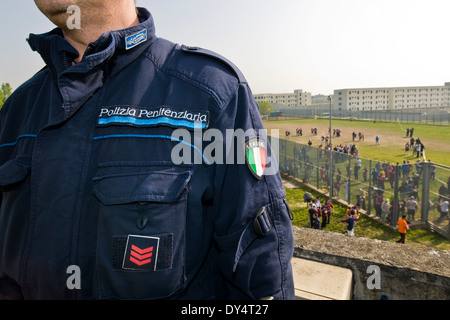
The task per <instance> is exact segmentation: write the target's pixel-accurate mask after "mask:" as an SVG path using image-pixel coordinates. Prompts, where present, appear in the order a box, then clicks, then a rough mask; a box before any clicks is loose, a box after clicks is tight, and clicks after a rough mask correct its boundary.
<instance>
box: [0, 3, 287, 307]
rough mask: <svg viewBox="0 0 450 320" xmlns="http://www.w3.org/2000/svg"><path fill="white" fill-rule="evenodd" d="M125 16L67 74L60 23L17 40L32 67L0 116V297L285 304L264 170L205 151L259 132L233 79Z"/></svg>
mask: <svg viewBox="0 0 450 320" xmlns="http://www.w3.org/2000/svg"><path fill="white" fill-rule="evenodd" d="M139 14H140V22H141V23H140V24H139V25H137V26H134V27H132V28H129V29H125V30H120V31H113V32H108V33H105V34H103V35H102V36H101V37H100V38H99V39H98V40H97V41H96V42H94V43H91V44H90V45H89V47H88V49H87V51H86V54H85V55H84V57H83V60H82V61H81V62H80V63H78V64H75V65H72V60H73V59H74V57H76V56H77V55H78V53H77V52H76V51H75V50H74V48H73V47H72V46H70V45H69V44H68V42H66V40H64V38H63V37H62V33H61V31H60V30H59V29H55V30H53V31H51V32H49V33H46V34H42V35H33V34H31V35H30V37H29V39H28V41H29V44H30V46H31V48H32V49H33V50H35V51H37V52H39V54H40V55H41V56H42V58H43V60H44V61H45V63H46V67H45V68H44V69H43V70H41V71H40V72H38V73H37V74H36V75H35V76H34V77H33V78H31V79H30V80H29V81H27V82H26V83H24V84H23V85H22V86H21V87H19V88H18V89H17V90H15V92H14V93H13V94H12V95H11V97H10V98H9V99H8V100H7V101H6V102H5V104H4V106H3V108H2V110H1V113H0V130H1V134H0V186H1V198H0V200H1V212H0V297H3V298H8V297H9V298H20V297H23V298H25V299H260V298H263V297H268V296H273V297H274V298H275V299H290V298H293V297H294V288H293V279H292V271H291V266H290V259H291V257H292V254H293V235H292V229H291V220H290V213H289V212H290V211H289V208H288V207H287V204H286V201H285V199H284V196H285V192H284V189H283V187H282V183H281V179H280V176H279V174H278V173H277V174H270V175H265V176H263V177H262V178H260V177H258V176H257V175H255V174H254V173H253V171H252V170H251V169H250V167H249V166H248V165H247V163H245V162H244V163H240V162H238V161H236V163H233V161H225V160H230V159H231V160H233V159H235V158H236V156H237V155H238V154H239V152H238V151H239V150H240V148H244V146H243V145H242V144H243V143H242V142H239V141H236V143H234V144H230V143H225V139H223V141H220V139H218V140H217V143H219V146H220V147H221V148H216V149H214V150H215V151H214V152H207V151H208V150H210V151H211V148H212V147H211V145H213V146H214V144H213V141H214V139H212V138H211V137H209V138H208V136H207V135H206V133H207V132H208V130H212V129H214V130H215V131H213V132H216V133H217V132H220V133H222V135H223V137H226V136H227V132H228V131H227V130H229V129H233V130H237V129H241V130H243V131H245V132H248V133H249V137H248V138H249V139H246V140H245V142H248V140H251V139H252V138H254V137H253V136H257V133H253V132H254V131H253V130H252V129H262V128H263V127H262V122H261V119H260V115H259V111H258V106H257V104H256V102H255V101H254V99H253V97H252V93H251V91H250V89H249V87H248V85H247V83H246V81H245V79H244V77H243V76H242V75H241V73H240V72H239V70H238V69H236V68H235V67H234V66H233V65H232V64H231V63H229V62H227V61H226V60H225V59H223V58H220V57H218V56H217V55H215V54H214V53H211V52H209V51H206V50H203V49H200V48H193V47H185V46H180V45H175V44H173V43H171V42H169V41H167V40H164V39H161V38H157V37H156V36H155V30H154V24H153V19H152V17H151V15H150V13H149V12H148V11H147V10H145V9H139ZM215 137H217V136H215ZM236 140H238V139H236ZM244 144H246V143H244ZM230 146H231V147H230ZM258 146H259V145H258ZM208 147H209V149H208ZM216 147H217V145H216ZM263 147H264V146H263ZM265 148H266V152H267V153H268V154H270V153H271V149H270V146H269V144H266V147H265ZM219 150H223V154H221V152H219ZM234 151H236V152H234ZM261 152H263V151H261V150H260V154H261ZM233 157H234V158H233ZM180 158H182V159H184V160H186V159H187V160H186V161H179V159H180ZM220 158H223V159H225V160H224V161H222V163H221V161H220ZM174 159H175V160H174ZM261 212H262V214H261V215H259V216H258V215H257V214H258V213H261Z"/></svg>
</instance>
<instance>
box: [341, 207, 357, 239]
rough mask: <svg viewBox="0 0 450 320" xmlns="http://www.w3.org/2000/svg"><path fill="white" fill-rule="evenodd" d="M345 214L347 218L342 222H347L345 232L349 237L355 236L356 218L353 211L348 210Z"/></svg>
mask: <svg viewBox="0 0 450 320" xmlns="http://www.w3.org/2000/svg"><path fill="white" fill-rule="evenodd" d="M345 215H346V216H347V218H346V219H344V220H341V223H345V225H346V232H345V234H346V235H347V236H349V237H353V236H354V235H355V220H354V218H353V215H352V212H351V211H347V212H346V214H345Z"/></svg>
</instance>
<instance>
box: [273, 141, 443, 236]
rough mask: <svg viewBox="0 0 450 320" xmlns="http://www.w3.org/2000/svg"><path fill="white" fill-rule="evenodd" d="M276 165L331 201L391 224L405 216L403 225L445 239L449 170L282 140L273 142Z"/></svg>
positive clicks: (436, 166) (423, 162)
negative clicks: (416, 225) (415, 223)
mask: <svg viewBox="0 0 450 320" xmlns="http://www.w3.org/2000/svg"><path fill="white" fill-rule="evenodd" d="M271 139H272V140H273V139H278V138H275V137H271ZM274 151H275V152H277V150H274ZM278 162H279V169H280V171H281V172H283V173H286V174H288V175H290V176H292V177H295V178H297V179H299V180H301V181H302V182H303V183H306V184H309V185H311V186H313V187H315V188H316V189H318V190H320V191H322V192H323V193H324V194H325V195H326V196H328V197H330V192H331V196H332V198H333V199H336V200H343V201H345V202H347V203H348V204H349V205H356V204H359V206H360V208H361V209H362V210H365V211H366V212H367V214H369V215H376V216H377V217H379V218H380V219H381V220H382V221H384V222H386V223H388V224H390V225H392V226H396V224H397V221H398V219H399V218H400V217H401V216H402V215H406V216H407V218H406V219H407V220H408V221H409V222H411V221H422V222H424V223H426V226H427V227H428V228H429V229H431V230H433V231H434V232H438V233H440V234H441V235H443V236H444V237H446V238H450V230H449V213H448V203H449V201H450V200H449V199H450V189H449V184H450V167H447V166H444V165H440V164H437V163H432V162H428V161H421V160H418V161H416V162H413V163H412V162H406V161H405V162H403V163H395V164H394V163H387V162H381V161H377V160H370V159H363V158H361V157H359V156H358V153H357V150H356V152H355V150H352V149H351V148H349V149H344V150H341V151H330V150H329V149H322V148H317V147H313V146H310V145H304V144H299V143H295V142H292V141H288V140H284V139H279V140H278ZM330 186H332V188H330Z"/></svg>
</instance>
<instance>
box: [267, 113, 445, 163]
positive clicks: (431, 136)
mask: <svg viewBox="0 0 450 320" xmlns="http://www.w3.org/2000/svg"><path fill="white" fill-rule="evenodd" d="M264 126H265V128H266V129H268V130H270V129H280V136H281V137H282V138H284V137H283V134H284V131H285V129H289V130H290V131H291V136H290V137H289V138H288V139H289V140H293V141H298V142H301V143H305V144H306V143H307V141H308V139H310V138H312V139H314V138H320V136H321V135H322V134H325V135H326V134H327V133H328V128H329V120H327V119H302V120H283V121H266V122H264ZM297 127H301V128H303V131H304V134H303V137H296V136H295V128H297ZM313 127H317V128H319V130H318V137H313V136H311V134H310V128H313ZM332 128H339V129H341V130H342V131H343V133H342V136H341V137H340V138H335V139H333V140H332V142H333V145H336V144H343V145H345V144H347V145H348V144H352V143H355V144H356V145H357V146H358V149H359V151H360V156H361V157H362V158H365V159H372V160H380V161H387V162H393V163H397V162H399V163H402V162H403V160H409V161H416V157H415V156H413V155H412V153H409V154H407V155H405V152H404V145H405V143H406V142H407V141H408V140H409V139H410V138H406V129H407V128H414V137H415V138H417V137H418V138H420V140H421V141H422V143H423V144H424V145H425V155H426V159H427V160H431V161H432V162H435V163H440V164H442V165H446V166H450V157H449V156H450V126H432V125H424V124H416V123H415V124H412V123H395V122H391V123H383V122H373V121H350V120H333V121H332ZM353 131H355V132H356V133H358V132H360V131H361V132H364V133H365V139H364V141H358V140H356V141H352V137H351V133H352V132H353ZM376 135H379V136H380V145H378V146H377V145H376V144H375V136H376ZM313 142H316V141H313ZM316 145H317V144H316Z"/></svg>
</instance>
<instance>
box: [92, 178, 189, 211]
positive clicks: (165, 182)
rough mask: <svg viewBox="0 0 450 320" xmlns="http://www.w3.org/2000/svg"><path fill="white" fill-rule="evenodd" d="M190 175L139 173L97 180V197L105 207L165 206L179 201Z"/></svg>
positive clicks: (95, 183) (95, 186) (95, 190)
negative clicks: (131, 205) (155, 203)
mask: <svg viewBox="0 0 450 320" xmlns="http://www.w3.org/2000/svg"><path fill="white" fill-rule="evenodd" d="M190 178H191V172H190V171H182V172H139V173H133V174H116V175H109V176H102V177H96V178H94V193H95V195H96V196H97V198H98V199H99V200H100V201H101V202H102V203H103V204H104V205H115V204H125V203H132V202H145V201H149V202H165V203H170V202H173V201H175V200H177V199H178V197H179V196H180V194H181V192H182V191H183V190H184V188H185V187H186V186H187V184H188V183H189V180H190Z"/></svg>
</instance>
